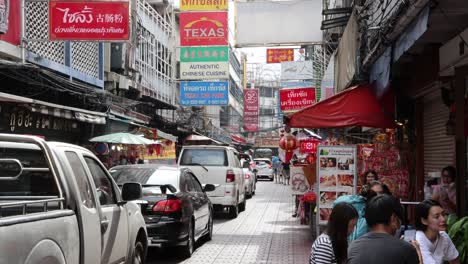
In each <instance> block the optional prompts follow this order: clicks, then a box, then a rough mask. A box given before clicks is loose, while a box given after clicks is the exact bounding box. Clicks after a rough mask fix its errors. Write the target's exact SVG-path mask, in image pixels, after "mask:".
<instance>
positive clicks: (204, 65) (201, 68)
mask: <svg viewBox="0 0 468 264" xmlns="http://www.w3.org/2000/svg"><path fill="white" fill-rule="evenodd" d="M180 79H181V80H224V79H229V63H228V62H181V63H180Z"/></svg>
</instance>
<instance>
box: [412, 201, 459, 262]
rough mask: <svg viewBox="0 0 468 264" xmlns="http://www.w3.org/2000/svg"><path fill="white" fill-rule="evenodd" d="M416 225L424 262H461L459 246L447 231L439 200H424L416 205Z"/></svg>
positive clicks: (417, 239) (443, 212)
mask: <svg viewBox="0 0 468 264" xmlns="http://www.w3.org/2000/svg"><path fill="white" fill-rule="evenodd" d="M415 226H416V230H417V231H416V241H418V243H419V247H420V249H421V255H422V259H423V263H433V264H442V263H444V261H448V263H450V264H459V263H460V260H459V259H458V251H457V248H456V247H455V245H454V244H453V242H452V240H451V239H450V237H449V236H448V235H447V233H446V231H447V223H446V222H445V211H444V208H442V206H441V205H440V203H439V202H437V201H434V200H424V201H422V202H421V203H419V204H418V205H416V208H415Z"/></svg>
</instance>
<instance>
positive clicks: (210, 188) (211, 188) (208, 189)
mask: <svg viewBox="0 0 468 264" xmlns="http://www.w3.org/2000/svg"><path fill="white" fill-rule="evenodd" d="M215 189H216V187H215V186H214V185H213V184H206V185H205V187H203V191H204V192H212V191H214V190H215Z"/></svg>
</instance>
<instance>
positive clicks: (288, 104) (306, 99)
mask: <svg viewBox="0 0 468 264" xmlns="http://www.w3.org/2000/svg"><path fill="white" fill-rule="evenodd" d="M279 97H280V109H281V111H293V110H299V109H302V108H304V107H307V106H311V105H313V104H314V103H315V88H312V87H311V88H293V89H280V96H279Z"/></svg>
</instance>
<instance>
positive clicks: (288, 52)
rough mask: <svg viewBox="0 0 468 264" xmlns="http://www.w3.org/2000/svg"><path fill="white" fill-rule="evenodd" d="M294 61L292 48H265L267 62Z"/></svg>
mask: <svg viewBox="0 0 468 264" xmlns="http://www.w3.org/2000/svg"><path fill="white" fill-rule="evenodd" d="M282 61H294V49H267V63H280V62H282Z"/></svg>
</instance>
